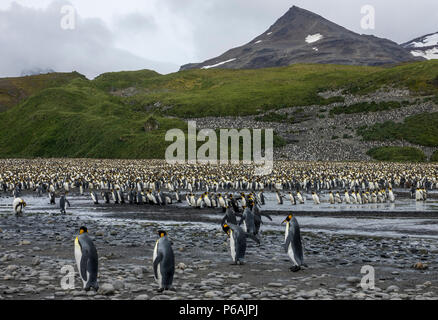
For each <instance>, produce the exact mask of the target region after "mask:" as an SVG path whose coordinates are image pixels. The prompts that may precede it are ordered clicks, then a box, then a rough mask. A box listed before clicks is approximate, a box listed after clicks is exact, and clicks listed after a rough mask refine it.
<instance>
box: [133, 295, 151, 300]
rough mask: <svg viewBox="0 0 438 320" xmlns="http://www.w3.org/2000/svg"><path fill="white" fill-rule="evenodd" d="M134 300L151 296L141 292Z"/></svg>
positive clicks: (147, 298)
mask: <svg viewBox="0 0 438 320" xmlns="http://www.w3.org/2000/svg"><path fill="white" fill-rule="evenodd" d="M134 300H149V296H148V295H147V294H141V295H138V296H136V297H135V299H134Z"/></svg>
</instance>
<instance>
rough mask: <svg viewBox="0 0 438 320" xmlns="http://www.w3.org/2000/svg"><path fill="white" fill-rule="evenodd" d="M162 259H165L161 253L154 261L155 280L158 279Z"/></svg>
mask: <svg viewBox="0 0 438 320" xmlns="http://www.w3.org/2000/svg"><path fill="white" fill-rule="evenodd" d="M162 259H163V254H162V253H160V252H159V253H158V254H157V257H156V258H155V260H154V277H155V280H157V279H158V265H159V264H160V262H161V260H162Z"/></svg>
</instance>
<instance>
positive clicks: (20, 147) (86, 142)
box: [0, 79, 186, 158]
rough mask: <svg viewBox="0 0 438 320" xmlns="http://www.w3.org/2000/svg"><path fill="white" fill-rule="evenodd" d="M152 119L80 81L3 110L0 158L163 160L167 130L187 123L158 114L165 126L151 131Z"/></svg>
mask: <svg viewBox="0 0 438 320" xmlns="http://www.w3.org/2000/svg"><path fill="white" fill-rule="evenodd" d="M150 117H151V115H150V114H147V113H144V112H143V113H142V112H134V111H132V110H131V109H130V108H129V106H127V105H125V104H124V102H123V101H121V99H120V98H117V97H113V96H110V95H108V94H106V93H104V92H103V91H101V90H98V89H95V88H93V87H91V86H89V82H88V81H87V80H79V79H78V80H75V81H73V82H72V83H70V84H69V85H66V86H63V87H61V88H50V89H45V90H42V91H41V92H39V93H38V94H36V95H34V96H32V97H31V98H29V99H27V100H26V101H25V102H24V103H22V104H20V105H19V106H17V107H15V108H12V109H10V110H8V111H6V112H4V113H1V114H0V132H2V134H1V135H0V156H1V157H37V156H38V157H92V158H161V157H163V155H164V150H165V148H166V143H164V134H165V132H166V131H167V130H168V129H171V128H181V129H185V128H186V124H185V123H184V122H182V121H180V120H176V119H170V118H164V117H159V116H154V118H155V121H156V122H157V123H158V125H159V128H158V129H157V130H151V131H145V124H146V129H147V130H149V129H153V128H151V127H150V126H148V125H147V123H148V120H150ZM149 122H150V121H149Z"/></svg>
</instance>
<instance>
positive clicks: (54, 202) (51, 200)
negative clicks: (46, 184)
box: [49, 192, 56, 205]
mask: <svg viewBox="0 0 438 320" xmlns="http://www.w3.org/2000/svg"><path fill="white" fill-rule="evenodd" d="M49 200H50V204H51V205H52V204H56V201H55V192H49Z"/></svg>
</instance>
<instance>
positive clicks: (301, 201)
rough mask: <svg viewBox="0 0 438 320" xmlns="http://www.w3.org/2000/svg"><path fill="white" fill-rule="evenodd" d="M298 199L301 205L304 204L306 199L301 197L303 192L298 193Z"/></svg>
mask: <svg viewBox="0 0 438 320" xmlns="http://www.w3.org/2000/svg"><path fill="white" fill-rule="evenodd" d="M297 198H298V201H299V202H300V203H301V204H304V198H303V196H302V195H301V192H299V191H297Z"/></svg>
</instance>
